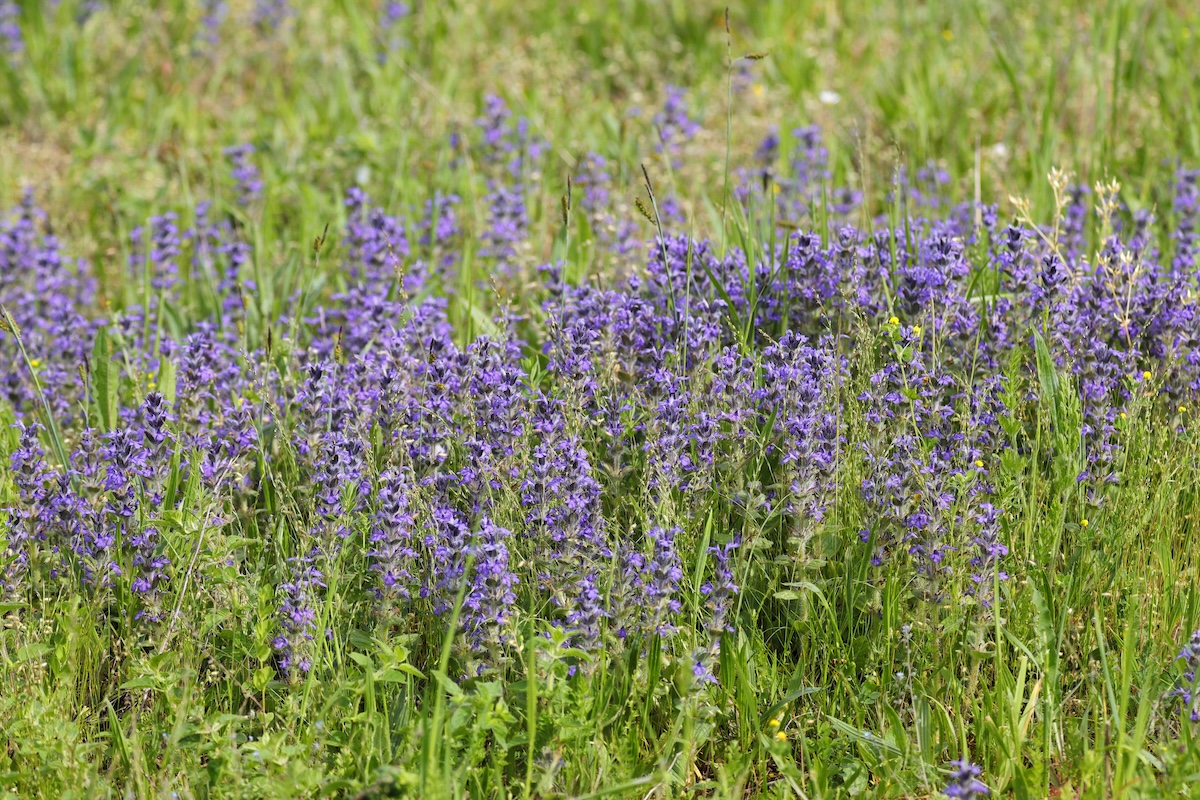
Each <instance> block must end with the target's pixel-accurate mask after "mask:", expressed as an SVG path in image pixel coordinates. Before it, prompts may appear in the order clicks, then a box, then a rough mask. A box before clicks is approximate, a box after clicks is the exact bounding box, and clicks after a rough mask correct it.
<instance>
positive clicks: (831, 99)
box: [817, 89, 842, 106]
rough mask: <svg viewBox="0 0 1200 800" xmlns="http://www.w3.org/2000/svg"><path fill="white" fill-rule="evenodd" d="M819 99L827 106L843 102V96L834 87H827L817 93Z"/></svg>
mask: <svg viewBox="0 0 1200 800" xmlns="http://www.w3.org/2000/svg"><path fill="white" fill-rule="evenodd" d="M817 99H818V100H820V101H821V102H822V103H824V104H825V105H827V106H836V105H837V104H838V103H840V102H842V96H841V95H840V94H838V93H837V92H835V91H833V90H832V89H825V90H824V91H822V92H821V93H820V94H819V95H817Z"/></svg>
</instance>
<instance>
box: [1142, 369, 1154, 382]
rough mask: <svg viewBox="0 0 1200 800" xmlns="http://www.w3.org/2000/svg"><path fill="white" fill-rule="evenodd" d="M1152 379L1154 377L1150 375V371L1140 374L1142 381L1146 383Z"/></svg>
mask: <svg viewBox="0 0 1200 800" xmlns="http://www.w3.org/2000/svg"><path fill="white" fill-rule="evenodd" d="M1152 377H1154V376H1153V375H1151V374H1150V370H1146V371H1145V372H1143V373H1142V380H1144V381H1148V380H1150V379H1151V378H1152Z"/></svg>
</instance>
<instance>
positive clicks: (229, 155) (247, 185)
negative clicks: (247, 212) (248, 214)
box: [224, 144, 263, 206]
mask: <svg viewBox="0 0 1200 800" xmlns="http://www.w3.org/2000/svg"><path fill="white" fill-rule="evenodd" d="M224 155H225V158H226V159H228V161H229V166H230V172H229V175H230V177H231V178H233V182H234V184H235V186H236V192H237V203H238V205H239V206H248V205H250V204H251V203H253V202H254V201H255V200H257V199H258V198H259V196H260V195H261V194H262V190H263V183H262V177H261V175H260V174H259V171H258V167H256V166H255V165H254V162H253V161H251V160H250V157H251V156H253V155H254V145H252V144H239V145H234V146H232V147H226V148H225V150H224Z"/></svg>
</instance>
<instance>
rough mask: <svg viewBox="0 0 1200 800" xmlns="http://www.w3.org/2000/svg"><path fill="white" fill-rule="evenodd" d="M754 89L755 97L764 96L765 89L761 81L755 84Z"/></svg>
mask: <svg viewBox="0 0 1200 800" xmlns="http://www.w3.org/2000/svg"><path fill="white" fill-rule="evenodd" d="M753 91H754V96H755V97H762V96H763V92H764V91H765V90H764V89H763V85H762V84H761V83H756V84H754V89H753Z"/></svg>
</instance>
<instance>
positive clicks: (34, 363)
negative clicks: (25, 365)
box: [29, 358, 42, 369]
mask: <svg viewBox="0 0 1200 800" xmlns="http://www.w3.org/2000/svg"><path fill="white" fill-rule="evenodd" d="M29 366H31V367H33V368H34V369H38V368H40V367H41V366H42V360H41V359H40V358H31V359H29Z"/></svg>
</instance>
